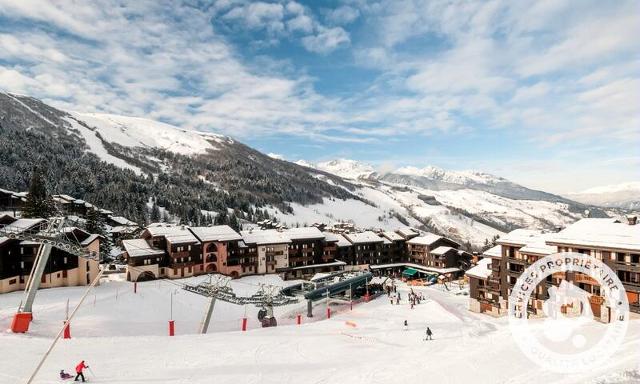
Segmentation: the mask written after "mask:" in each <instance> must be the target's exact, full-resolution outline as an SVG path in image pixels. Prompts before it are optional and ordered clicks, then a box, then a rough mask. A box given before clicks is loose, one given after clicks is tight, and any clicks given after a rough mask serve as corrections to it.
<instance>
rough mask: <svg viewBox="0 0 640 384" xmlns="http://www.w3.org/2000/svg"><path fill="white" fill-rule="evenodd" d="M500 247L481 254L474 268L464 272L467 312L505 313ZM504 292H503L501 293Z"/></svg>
mask: <svg viewBox="0 0 640 384" xmlns="http://www.w3.org/2000/svg"><path fill="white" fill-rule="evenodd" d="M501 262H502V246H501V245H496V246H494V247H492V248H489V249H488V250H486V251H484V252H483V254H482V259H481V260H479V261H478V263H477V264H476V266H474V267H473V268H471V269H469V270H468V271H467V272H466V276H467V278H468V279H469V310H471V311H473V312H478V313H487V314H490V315H493V316H500V315H502V314H504V313H505V311H506V307H507V304H506V300H505V299H504V297H505V296H504V295H505V294H506V286H505V284H504V283H502V282H501V278H502V277H501V274H500V272H501ZM503 291H504V292H503Z"/></svg>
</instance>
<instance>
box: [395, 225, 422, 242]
mask: <svg viewBox="0 0 640 384" xmlns="http://www.w3.org/2000/svg"><path fill="white" fill-rule="evenodd" d="M396 233H397V234H398V235H400V236H402V238H403V239H405V240H410V239H413V238H414V237H418V236H420V232H418V231H417V230H415V229H414V228H411V227H404V228H400V229H398V230H397V231H396Z"/></svg>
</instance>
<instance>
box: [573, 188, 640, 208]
mask: <svg viewBox="0 0 640 384" xmlns="http://www.w3.org/2000/svg"><path fill="white" fill-rule="evenodd" d="M567 197H568V198H570V199H573V200H576V201H579V202H582V203H585V204H594V205H600V206H603V207H618V208H626V209H640V182H630V183H622V184H613V185H604V186H601V187H595V188H590V189H587V190H584V191H582V192H575V193H569V194H567Z"/></svg>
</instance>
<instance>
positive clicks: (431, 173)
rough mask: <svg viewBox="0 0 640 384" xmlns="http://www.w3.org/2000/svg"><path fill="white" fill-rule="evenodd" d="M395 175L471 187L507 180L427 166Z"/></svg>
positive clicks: (488, 175) (478, 173)
mask: <svg viewBox="0 0 640 384" xmlns="http://www.w3.org/2000/svg"><path fill="white" fill-rule="evenodd" d="M393 173H396V174H399V175H408V176H418V177H425V178H428V179H431V180H439V181H444V182H446V183H452V184H460V185H470V184H473V183H484V184H496V183H498V182H504V181H506V179H503V178H502V177H497V176H493V175H490V174H488V173H484V172H478V171H446V170H444V169H442V168H438V167H434V166H427V167H425V168H416V167H410V166H409V167H402V168H398V169H396V170H395V171H393Z"/></svg>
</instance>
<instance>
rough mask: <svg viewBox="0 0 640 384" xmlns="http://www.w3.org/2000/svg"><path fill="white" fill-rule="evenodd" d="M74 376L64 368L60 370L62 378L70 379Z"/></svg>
mask: <svg viewBox="0 0 640 384" xmlns="http://www.w3.org/2000/svg"><path fill="white" fill-rule="evenodd" d="M72 377H73V375H70V374H68V373H67V372H65V371H64V369H61V370H60V378H61V379H62V380H67V379H70V378H72Z"/></svg>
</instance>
